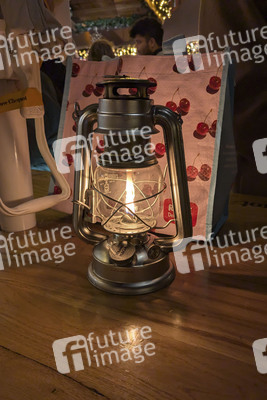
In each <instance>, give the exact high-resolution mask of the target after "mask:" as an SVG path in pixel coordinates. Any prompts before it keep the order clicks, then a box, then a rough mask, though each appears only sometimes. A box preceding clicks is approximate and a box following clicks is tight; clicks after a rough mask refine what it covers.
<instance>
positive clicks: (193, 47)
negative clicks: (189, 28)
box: [186, 41, 199, 55]
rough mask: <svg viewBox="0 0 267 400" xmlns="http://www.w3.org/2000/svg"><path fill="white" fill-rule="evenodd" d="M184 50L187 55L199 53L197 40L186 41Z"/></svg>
mask: <svg viewBox="0 0 267 400" xmlns="http://www.w3.org/2000/svg"><path fill="white" fill-rule="evenodd" d="M186 51H187V54H189V55H191V54H197V53H199V42H197V41H195V42H189V43H187V45H186Z"/></svg>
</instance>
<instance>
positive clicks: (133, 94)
mask: <svg viewBox="0 0 267 400" xmlns="http://www.w3.org/2000/svg"><path fill="white" fill-rule="evenodd" d="M129 93H130V94H131V95H132V96H135V95H136V94H137V88H130V89H129Z"/></svg>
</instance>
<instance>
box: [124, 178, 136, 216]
mask: <svg viewBox="0 0 267 400" xmlns="http://www.w3.org/2000/svg"><path fill="white" fill-rule="evenodd" d="M134 198H135V190H134V184H133V179H132V177H131V176H129V177H127V182H126V203H133V202H134ZM127 207H128V208H129V209H130V210H131V211H132V212H133V213H135V207H134V204H128V205H127ZM126 212H127V213H129V210H128V209H127V208H126Z"/></svg>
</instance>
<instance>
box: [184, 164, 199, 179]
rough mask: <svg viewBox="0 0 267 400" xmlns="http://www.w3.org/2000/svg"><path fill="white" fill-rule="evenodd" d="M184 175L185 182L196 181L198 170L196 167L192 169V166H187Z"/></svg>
mask: <svg viewBox="0 0 267 400" xmlns="http://www.w3.org/2000/svg"><path fill="white" fill-rule="evenodd" d="M186 175H187V180H188V181H189V182H190V181H194V180H195V179H196V177H197V176H198V169H197V168H196V167H194V166H193V165H189V166H188V167H187V168H186Z"/></svg>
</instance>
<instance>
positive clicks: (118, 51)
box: [113, 44, 137, 57]
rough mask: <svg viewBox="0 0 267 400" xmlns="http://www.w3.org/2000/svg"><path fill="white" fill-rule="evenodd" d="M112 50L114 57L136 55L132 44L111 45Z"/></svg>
mask: <svg viewBox="0 0 267 400" xmlns="http://www.w3.org/2000/svg"><path fill="white" fill-rule="evenodd" d="M113 52H114V54H115V56H116V57H121V56H136V55H137V48H136V47H135V46H134V45H132V44H128V45H126V46H120V47H113Z"/></svg>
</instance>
